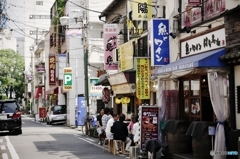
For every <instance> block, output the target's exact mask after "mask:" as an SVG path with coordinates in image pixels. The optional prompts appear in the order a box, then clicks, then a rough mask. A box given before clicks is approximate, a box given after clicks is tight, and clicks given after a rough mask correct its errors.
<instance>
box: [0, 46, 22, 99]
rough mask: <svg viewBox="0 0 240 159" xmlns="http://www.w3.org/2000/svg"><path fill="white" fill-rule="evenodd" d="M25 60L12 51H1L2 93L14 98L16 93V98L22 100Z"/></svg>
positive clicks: (0, 74)
mask: <svg viewBox="0 0 240 159" xmlns="http://www.w3.org/2000/svg"><path fill="white" fill-rule="evenodd" d="M23 71H24V59H23V57H22V56H21V55H20V54H18V53H16V52H15V51H14V50H11V49H3V50H0V81H1V83H2V84H1V91H2V93H5V94H6V96H7V97H8V95H9V96H10V97H9V98H12V93H13V91H15V94H16V98H19V97H20V98H22V94H23V93H24V74H23Z"/></svg>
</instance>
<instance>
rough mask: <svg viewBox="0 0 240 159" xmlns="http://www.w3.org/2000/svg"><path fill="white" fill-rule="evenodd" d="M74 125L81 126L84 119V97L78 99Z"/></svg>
mask: <svg viewBox="0 0 240 159" xmlns="http://www.w3.org/2000/svg"><path fill="white" fill-rule="evenodd" d="M76 117H77V121H76V125H77V126H83V125H84V122H85V119H86V106H85V97H78V109H77V112H76Z"/></svg>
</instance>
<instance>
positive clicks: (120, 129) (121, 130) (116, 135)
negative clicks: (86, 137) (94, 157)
mask: <svg viewBox="0 0 240 159" xmlns="http://www.w3.org/2000/svg"><path fill="white" fill-rule="evenodd" d="M124 120H125V115H124V114H121V115H120V116H119V121H116V122H114V123H113V126H112V127H111V132H112V133H113V139H114V140H122V141H123V142H125V143H126V148H125V151H126V152H127V153H128V152H129V147H130V145H131V139H130V138H129V137H128V128H127V126H128V125H127V124H126V123H124V122H123V121H124ZM115 146H116V149H117V150H118V152H119V147H118V145H117V144H116V145H115Z"/></svg>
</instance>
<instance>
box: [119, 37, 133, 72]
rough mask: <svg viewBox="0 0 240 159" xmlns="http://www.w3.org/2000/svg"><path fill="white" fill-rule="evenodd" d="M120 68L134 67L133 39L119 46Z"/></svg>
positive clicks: (128, 68)
mask: <svg viewBox="0 0 240 159" xmlns="http://www.w3.org/2000/svg"><path fill="white" fill-rule="evenodd" d="M119 57H120V58H119V60H120V67H119V68H120V70H119V71H126V70H130V69H133V40H131V41H128V42H126V43H125V44H122V45H120V46H119Z"/></svg>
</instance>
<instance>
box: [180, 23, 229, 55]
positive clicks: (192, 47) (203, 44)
mask: <svg viewBox="0 0 240 159" xmlns="http://www.w3.org/2000/svg"><path fill="white" fill-rule="evenodd" d="M225 37H226V35H225V29H224V28H222V29H219V30H216V31H213V32H210V33H208V34H204V35H202V36H199V37H196V38H193V39H190V40H186V41H183V42H181V57H187V56H191V55H195V54H198V53H201V52H207V51H209V50H214V49H219V48H222V47H224V46H226V38H225Z"/></svg>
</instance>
